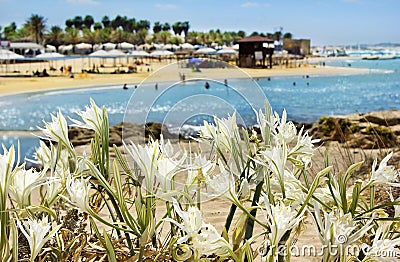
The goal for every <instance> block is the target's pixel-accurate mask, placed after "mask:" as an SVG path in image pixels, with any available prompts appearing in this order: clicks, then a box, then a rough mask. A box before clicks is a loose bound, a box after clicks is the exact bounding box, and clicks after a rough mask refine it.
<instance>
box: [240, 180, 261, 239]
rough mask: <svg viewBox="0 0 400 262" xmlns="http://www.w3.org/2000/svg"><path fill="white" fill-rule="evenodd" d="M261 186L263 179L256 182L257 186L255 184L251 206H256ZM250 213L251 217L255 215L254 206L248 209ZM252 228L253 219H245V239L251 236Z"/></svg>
mask: <svg viewBox="0 0 400 262" xmlns="http://www.w3.org/2000/svg"><path fill="white" fill-rule="evenodd" d="M262 186H263V180H262V181H260V183H258V184H257V186H256V191H255V192H254V196H253V201H252V203H251V206H252V207H255V206H257V203H258V200H259V199H260V195H261V190H262ZM250 214H251V215H252V216H253V217H256V215H257V209H256V208H254V209H252V210H251V211H250ZM253 229H254V220H253V219H248V220H247V224H246V233H245V235H244V239H245V240H248V239H250V238H251V237H252V236H253Z"/></svg>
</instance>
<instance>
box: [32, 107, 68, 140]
mask: <svg viewBox="0 0 400 262" xmlns="http://www.w3.org/2000/svg"><path fill="white" fill-rule="evenodd" d="M43 123H44V124H45V128H40V127H39V129H40V130H42V131H43V134H44V136H45V138H46V139H49V140H52V141H55V142H57V143H63V144H64V145H66V146H68V147H71V145H70V142H69V138H68V125H67V120H65V117H64V116H63V114H62V113H61V111H58V113H57V117H56V116H54V115H53V114H51V122H45V121H43Z"/></svg>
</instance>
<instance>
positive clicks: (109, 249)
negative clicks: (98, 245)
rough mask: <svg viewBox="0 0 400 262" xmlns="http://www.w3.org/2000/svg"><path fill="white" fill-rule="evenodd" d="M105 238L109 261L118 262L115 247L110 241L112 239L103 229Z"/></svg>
mask: <svg viewBox="0 0 400 262" xmlns="http://www.w3.org/2000/svg"><path fill="white" fill-rule="evenodd" d="M103 236H104V241H105V244H106V245H105V246H104V247H105V248H106V250H107V257H108V261H110V262H117V257H116V255H115V249H114V246H113V244H112V242H111V240H110V237H109V236H108V234H107V232H106V230H105V229H104V228H103Z"/></svg>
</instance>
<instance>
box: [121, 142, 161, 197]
mask: <svg viewBox="0 0 400 262" xmlns="http://www.w3.org/2000/svg"><path fill="white" fill-rule="evenodd" d="M126 148H127V150H128V153H129V154H130V155H131V156H132V158H133V160H134V161H135V162H136V164H137V165H138V167H139V168H140V170H141V172H142V175H143V176H144V181H145V187H146V189H147V190H149V191H150V192H153V191H154V184H155V176H156V173H157V161H158V159H159V155H160V150H159V145H158V141H152V140H151V141H150V142H149V143H148V144H146V145H145V146H142V145H135V144H134V143H131V144H130V145H128V146H127V147H126Z"/></svg>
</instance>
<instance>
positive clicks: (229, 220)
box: [224, 203, 237, 232]
mask: <svg viewBox="0 0 400 262" xmlns="http://www.w3.org/2000/svg"><path fill="white" fill-rule="evenodd" d="M236 209H237V207H236V205H235V204H233V203H232V205H231V208H230V209H229V213H228V216H227V217H226V221H225V226H224V228H225V229H226V232H229V228H230V227H231V224H232V220H233V216H234V215H235V212H236Z"/></svg>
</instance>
